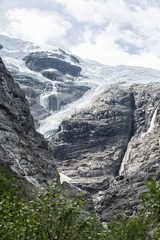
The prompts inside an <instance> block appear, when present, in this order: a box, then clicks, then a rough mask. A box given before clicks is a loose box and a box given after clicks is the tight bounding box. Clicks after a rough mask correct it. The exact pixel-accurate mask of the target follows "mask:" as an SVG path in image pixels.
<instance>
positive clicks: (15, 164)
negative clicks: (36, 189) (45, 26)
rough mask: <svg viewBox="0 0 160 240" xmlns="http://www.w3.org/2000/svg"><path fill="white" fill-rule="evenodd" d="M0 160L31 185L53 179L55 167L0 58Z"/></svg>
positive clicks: (21, 96) (46, 146) (16, 87)
mask: <svg viewBox="0 0 160 240" xmlns="http://www.w3.org/2000/svg"><path fill="white" fill-rule="evenodd" d="M0 96H1V98H0V164H1V165H3V164H4V165H9V166H10V168H11V169H12V170H14V171H15V172H17V173H18V174H19V175H22V176H24V177H25V178H26V179H27V180H28V181H29V182H31V183H32V184H35V185H39V184H43V183H46V182H47V181H56V179H58V175H57V170H56V167H55V164H54V161H53V157H52V156H51V152H50V150H49V148H48V145H47V142H46V141H45V140H44V137H43V136H42V135H41V134H39V133H37V132H36V131H35V128H34V122H33V118H32V116H31V114H30V110H29V105H28V102H27V100H26V99H25V96H24V93H23V92H22V91H21V89H20V87H19V85H18V84H17V83H15V82H14V81H13V79H12V77H11V75H10V73H9V72H8V71H7V69H6V68H5V66H4V64H3V62H2V60H1V59H0Z"/></svg>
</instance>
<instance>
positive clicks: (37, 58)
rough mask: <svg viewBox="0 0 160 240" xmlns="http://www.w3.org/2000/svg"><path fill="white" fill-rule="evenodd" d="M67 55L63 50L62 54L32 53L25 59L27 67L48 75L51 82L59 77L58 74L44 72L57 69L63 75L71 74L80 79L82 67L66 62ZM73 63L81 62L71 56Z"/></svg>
mask: <svg viewBox="0 0 160 240" xmlns="http://www.w3.org/2000/svg"><path fill="white" fill-rule="evenodd" d="M66 55H67V56H69V55H68V54H66V53H65V52H64V51H62V50H61V54H58V53H49V52H35V53H30V54H29V55H28V56H26V57H25V58H24V60H25V63H26V65H27V67H28V68H29V69H31V70H33V71H36V72H42V74H45V75H48V76H49V78H50V79H51V80H53V79H55V78H56V77H57V74H56V73H55V72H54V71H53V73H52V72H50V74H49V72H48V74H47V73H46V72H43V71H44V70H46V69H56V70H57V71H59V72H61V73H63V74H69V75H72V76H74V77H78V76H79V74H80V72H81V70H82V69H81V67H79V66H77V65H73V64H71V63H69V62H67V61H65V58H66ZM71 59H72V61H73V63H74V62H75V63H79V60H78V59H77V58H76V57H73V56H71Z"/></svg>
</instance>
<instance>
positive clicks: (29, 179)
mask: <svg viewBox="0 0 160 240" xmlns="http://www.w3.org/2000/svg"><path fill="white" fill-rule="evenodd" d="M15 160H16V163H17V165H18V167H19V169H21V170H22V171H23V172H24V175H25V178H26V180H27V181H28V182H30V183H32V184H33V185H36V184H35V183H34V182H33V181H32V180H31V178H30V177H28V175H27V172H26V170H25V169H24V168H23V167H22V166H21V165H20V162H19V161H18V159H17V158H15Z"/></svg>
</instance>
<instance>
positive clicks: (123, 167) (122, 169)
mask: <svg viewBox="0 0 160 240" xmlns="http://www.w3.org/2000/svg"><path fill="white" fill-rule="evenodd" d="M157 110H158V107H157V108H156V110H155V111H154V113H153V116H152V119H151V122H150V126H149V128H148V130H147V131H146V132H144V133H142V134H141V135H140V137H139V138H138V139H137V138H136V139H135V138H134V137H132V138H131V140H130V142H129V143H128V146H127V150H126V152H125V155H124V157H123V160H122V163H121V167H120V170H119V176H121V175H122V174H123V172H124V169H125V165H126V164H127V162H128V161H129V158H130V152H131V150H132V144H133V143H135V142H136V141H137V140H139V139H142V138H143V137H144V136H146V135H147V134H149V133H150V132H152V130H153V129H154V126H155V119H156V116H157Z"/></svg>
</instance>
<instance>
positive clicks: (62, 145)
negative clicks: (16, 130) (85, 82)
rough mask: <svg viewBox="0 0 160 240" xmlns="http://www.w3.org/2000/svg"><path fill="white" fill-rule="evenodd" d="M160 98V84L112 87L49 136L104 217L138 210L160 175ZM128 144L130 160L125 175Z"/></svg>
mask: <svg viewBox="0 0 160 240" xmlns="http://www.w3.org/2000/svg"><path fill="white" fill-rule="evenodd" d="M159 101H160V84H159V83H153V84H147V85H133V86H131V87H123V88H121V87H118V86H116V87H112V88H110V89H107V90H106V91H105V92H104V93H103V94H101V96H100V97H98V98H97V99H96V100H95V101H94V102H93V105H92V107H88V108H87V109H85V110H83V111H81V112H79V113H77V114H74V115H73V116H72V117H71V118H70V119H67V120H65V121H63V122H62V126H61V131H60V132H58V133H57V134H56V135H55V136H54V137H51V138H50V139H49V140H50V146H51V148H52V151H53V155H54V156H55V158H56V161H57V165H58V168H59V169H60V170H62V171H63V173H64V174H65V175H67V176H69V177H70V178H72V181H71V183H74V184H76V186H78V187H81V188H82V189H84V190H88V191H89V192H90V193H91V195H92V196H93V198H94V202H95V205H96V209H97V212H98V213H99V214H100V216H101V219H102V221H105V222H107V221H110V220H112V219H113V217H114V216H117V215H118V214H119V213H120V211H121V210H127V211H128V213H129V214H130V215H133V214H135V213H136V212H137V211H138V206H139V202H140V198H141V194H142V193H143V192H144V191H145V190H146V183H147V182H148V181H150V180H151V179H152V178H153V177H157V179H158V178H159V177H160V146H159V135H160V120H159V119H160V116H159V114H160V110H159V107H158V106H159ZM157 107H158V111H157V117H156V120H155V121H156V124H155V126H154V128H153V129H152V131H151V132H149V133H147V130H148V129H149V127H150V124H151V122H152V118H153V114H154V112H155V110H156V108H157ZM145 133H147V134H145ZM128 143H129V146H130V145H131V150H130V154H129V159H128V161H127V163H126V164H125V166H124V171H123V172H122V174H121V175H119V170H120V167H121V165H122V161H123V157H124V155H125V152H126V150H127V145H128Z"/></svg>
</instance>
